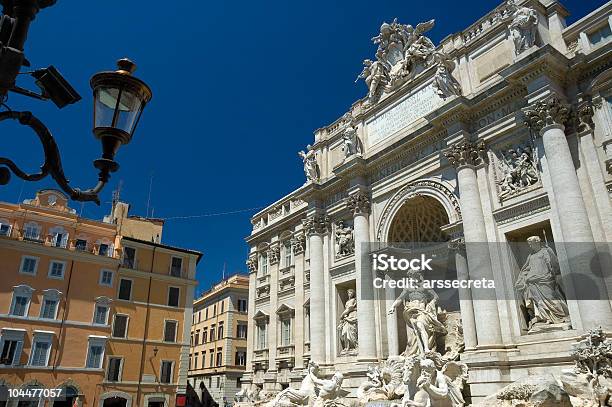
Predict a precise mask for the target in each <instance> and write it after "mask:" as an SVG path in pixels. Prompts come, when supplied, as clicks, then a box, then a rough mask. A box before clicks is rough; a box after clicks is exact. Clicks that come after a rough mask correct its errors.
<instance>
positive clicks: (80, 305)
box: [0, 190, 201, 407]
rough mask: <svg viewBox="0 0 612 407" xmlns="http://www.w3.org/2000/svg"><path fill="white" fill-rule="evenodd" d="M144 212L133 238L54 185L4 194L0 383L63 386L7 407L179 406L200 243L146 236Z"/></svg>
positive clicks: (0, 211)
mask: <svg viewBox="0 0 612 407" xmlns="http://www.w3.org/2000/svg"><path fill="white" fill-rule="evenodd" d="M125 207H126V208H127V205H125ZM124 216H127V211H125V212H124ZM140 222H141V223H142V225H140V227H139V225H137V224H136V223H134V222H133V223H132V231H134V232H135V233H136V232H137V233H136V235H137V236H138V238H134V237H131V234H121V232H120V231H119V230H118V227H117V223H115V222H108V221H107V222H101V221H96V220H91V219H86V218H82V217H80V216H78V215H77V214H76V211H75V210H73V209H71V208H70V207H69V201H68V198H67V197H66V196H65V195H64V194H62V193H61V192H59V191H56V190H42V191H39V192H38V193H37V195H36V197H35V198H33V199H28V200H26V201H25V202H23V203H20V204H9V203H0V259H2V261H1V262H0V272H1V274H2V276H3V278H2V282H1V283H0V355H1V357H0V387H2V389H0V391H3V390H7V389H21V390H24V391H25V390H27V389H30V390H33V389H53V388H62V389H63V391H64V392H65V393H64V395H67V397H61V399H54V398H40V399H39V400H36V401H32V402H31V403H29V404H28V403H27V402H25V401H21V402H19V401H18V400H17V399H11V400H9V401H8V403H7V404H5V405H6V406H7V407H13V406H18V405H19V406H24V405H37V406H39V407H42V406H44V405H47V406H49V407H50V406H56V407H58V406H75V405H76V406H94V407H130V406H143V407H161V406H175V405H177V395H181V394H185V390H186V386H187V370H188V355H189V339H188V338H189V330H190V326H191V315H192V314H191V313H192V306H193V293H194V288H195V285H196V281H195V268H196V264H197V263H198V261H199V260H200V258H201V253H199V252H195V251H192V250H186V249H181V248H176V247H171V246H167V245H164V244H161V243H159V242H153V240H156V236H157V233H156V234H155V235H146V232H144V231H146V230H150V229H151V226H150V223H151V222H152V221H150V220H148V219H144V218H141V219H140ZM153 222H157V221H153ZM159 231H160V232H161V230H159ZM141 239H144V240H141ZM24 403H25V404H24ZM178 405H180V400H179V401H178Z"/></svg>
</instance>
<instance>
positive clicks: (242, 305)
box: [238, 298, 248, 312]
mask: <svg viewBox="0 0 612 407" xmlns="http://www.w3.org/2000/svg"><path fill="white" fill-rule="evenodd" d="M247 304H248V301H247V300H246V299H245V298H239V299H238V312H247V311H248V305H247Z"/></svg>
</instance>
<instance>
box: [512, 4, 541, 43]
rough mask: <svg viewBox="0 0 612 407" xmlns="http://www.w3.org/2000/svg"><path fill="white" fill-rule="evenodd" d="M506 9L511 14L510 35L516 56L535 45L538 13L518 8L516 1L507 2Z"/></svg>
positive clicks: (526, 8) (528, 8) (530, 9)
mask: <svg viewBox="0 0 612 407" xmlns="http://www.w3.org/2000/svg"><path fill="white" fill-rule="evenodd" d="M508 8H509V9H510V12H511V13H512V22H511V23H510V26H509V28H510V34H511V35H512V40H513V41H514V48H515V50H516V54H517V55H518V54H520V53H521V52H523V51H525V50H527V49H529V48H531V47H533V46H534V45H535V40H536V33H537V31H538V13H537V12H536V11H535V10H534V9H532V8H530V7H524V6H519V5H518V4H517V1H516V0H508Z"/></svg>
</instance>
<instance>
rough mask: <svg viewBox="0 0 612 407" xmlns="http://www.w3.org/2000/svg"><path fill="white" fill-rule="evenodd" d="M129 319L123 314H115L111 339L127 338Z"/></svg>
mask: <svg viewBox="0 0 612 407" xmlns="http://www.w3.org/2000/svg"><path fill="white" fill-rule="evenodd" d="M128 320H129V317H128V316H127V315H124V314H115V317H114V320H113V337H114V338H127V330H128Z"/></svg>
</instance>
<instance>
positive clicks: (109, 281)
mask: <svg viewBox="0 0 612 407" xmlns="http://www.w3.org/2000/svg"><path fill="white" fill-rule="evenodd" d="M113 274H114V273H113V271H112V270H100V282H99V283H100V285H105V286H107V287H112V286H113Z"/></svg>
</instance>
